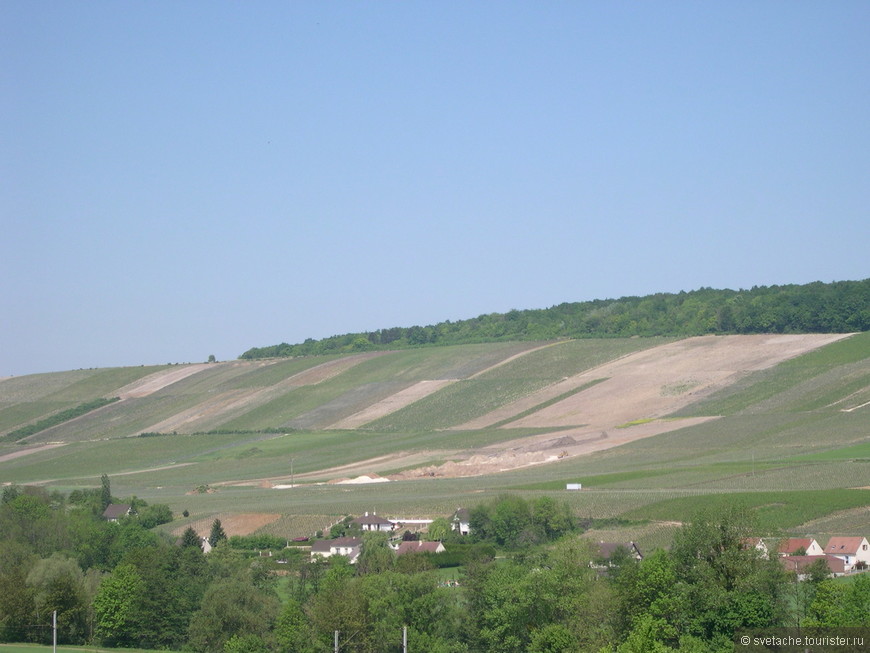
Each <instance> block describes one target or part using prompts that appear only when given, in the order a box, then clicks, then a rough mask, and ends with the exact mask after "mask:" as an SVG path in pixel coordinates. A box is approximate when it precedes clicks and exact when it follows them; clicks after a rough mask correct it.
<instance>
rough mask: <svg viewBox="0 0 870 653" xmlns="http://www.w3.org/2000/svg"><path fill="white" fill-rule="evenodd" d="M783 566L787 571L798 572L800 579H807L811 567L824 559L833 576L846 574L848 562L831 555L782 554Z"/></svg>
mask: <svg viewBox="0 0 870 653" xmlns="http://www.w3.org/2000/svg"><path fill="white" fill-rule="evenodd" d="M779 560H780V562H781V563H782V566H783V568H784V569H785V570H786V571H790V572H794V573H795V574H797V577H798V580H806V579H807V578H808V577H809V575H810V574H809V567H810V566H811V565H812V564H813V563H815V562H817V561H819V560H823V561H824V563H825V565H826V566H827V568H828V573H829V574H831V575H832V576H844V575H845V574H846V563H845V562H843V559H842V558H838V557H837V556H831V555H822V556H781V557H780V558H779Z"/></svg>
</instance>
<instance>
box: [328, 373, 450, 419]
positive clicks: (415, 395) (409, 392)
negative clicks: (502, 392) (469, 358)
mask: <svg viewBox="0 0 870 653" xmlns="http://www.w3.org/2000/svg"><path fill="white" fill-rule="evenodd" d="M457 380H458V379H437V380H431V381H418V382H417V383H415V384H414V385H412V386H411V387H409V388H405V389H404V390H400V391H399V392H397V393H395V394H393V395H390V396H389V397H387V398H385V399H382V400H381V401H379V402H377V403H374V404H372V405H371V406H369V407H367V408H365V409H363V410H361V411H359V412H358V413H354V414H353V415H350V416H349V417H346V418H344V419H342V420H339V421H338V422H335V423H334V424H331V425H329V426H327V427H326V428H328V429H356V428H359V427H361V426H363V425H364V424H368V423H369V422H373V421H375V420H376V419H380V418H381V417H385V416H387V415H389V414H390V413H394V412H396V411H397V410H399V409H400V408H404V407H405V406H409V405H410V404H413V403H414V402H415V401H419V400H420V399H423V398H424V397H428V396H429V395H431V394H432V393H434V392H437V391H438V390H440V389H441V388H443V387H445V386H448V385H450V384H451V383H455V382H456V381H457Z"/></svg>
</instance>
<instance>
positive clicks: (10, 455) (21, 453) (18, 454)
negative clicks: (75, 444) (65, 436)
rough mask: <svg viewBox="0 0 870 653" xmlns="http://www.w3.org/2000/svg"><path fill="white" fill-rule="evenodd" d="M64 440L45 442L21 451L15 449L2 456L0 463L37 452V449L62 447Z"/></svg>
mask: <svg viewBox="0 0 870 653" xmlns="http://www.w3.org/2000/svg"><path fill="white" fill-rule="evenodd" d="M64 444H66V443H64V442H55V443H53V444H43V445H40V446H38V447H31V448H30V449H22V450H21V451H13V452H12V453H5V454H3V455H2V456H0V463H5V462H6V461H7V460H15V459H16V458H21V456H28V455H30V454H32V453H36V452H37V451H45V450H46V449H54V448H55V447H62V446H63V445H64Z"/></svg>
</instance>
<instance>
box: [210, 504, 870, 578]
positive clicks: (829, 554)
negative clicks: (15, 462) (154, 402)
mask: <svg viewBox="0 0 870 653" xmlns="http://www.w3.org/2000/svg"><path fill="white" fill-rule="evenodd" d="M449 521H450V528H451V529H452V531H453V532H454V533H456V534H458V535H460V536H467V535H469V534H470V533H471V530H472V529H471V514H470V511H469V510H468V509H467V508H459V509H457V510H456V512H454V513H453V515H452V516H451V517H450V520H449ZM432 522H433V520H431V519H399V518H393V519H389V518H385V517H382V516H380V515H378V514H376V513H374V512H372V513H368V512H366V513H365V514H363V515H362V516H359V517H355V518H352V519H350V520H349V522H348V523H349V524H350V525H351V528H352V529H354V530H356V529H358V530H359V531H361V532H380V533H386V534H388V535H389V536H390V540H389V541H390V548H391V549H392V550H393V551H394V552H395V554H396V555H398V556H401V555H406V554H414V553H428V554H439V553H446V552H447V548H446V547H445V545H444V543H443V542H441V541H438V540H426V539H422V537H421V536H423V535H425V531H426V529H427V528H428V526H429V525H430V524H431V523H432ZM203 539H204V546H208V542H207V540H206V538H203ZM591 544H592V555H591V559H590V561H589V565H590V566H591V567H595V568H597V569H607V568H608V567H610V566H611V565H612V564H613V561H614V560H617V559H632V560H635V561H638V562H639V561H641V560H643V557H644V554H643V553H642V552H641V549H640V547H639V546H638V544H637V543H636V542H633V541H629V542H605V541H593V542H591ZM363 546H364V540H363V538H362V537H360V536H354V535H350V536H341V537H335V538H329V539H319V540H317V541H315V542H313V543H312V544H311V548H310V555H311V557H312V558H318V557H319V558H329V557H331V556H339V555H340V556H345V557H346V558H347V559H348V561H349V562H350V563H351V564H355V563H356V561H357V559H358V558H359V555H360V553H361V552H362V548H363ZM743 546H744V548H746V549H754V550H756V551H757V552H758V555H759V556H760V557H762V558H765V559H769V558H770V557H772V556H776V557H777V558H778V559H779V561H780V563H781V564H782V566H783V569H784V570H785V571H786V572H790V573H794V574H795V575H796V576H797V579H798V580H805V579H807V578H808V577H809V576H810V571H811V567H813V566H814V565H815V566H816V568H817V569H822V570H826V572H825V573H826V574H827V575H828V576H830V577H840V576H847V575H850V574H854V573H859V572H864V571H867V570H868V568H870V542H868V540H867V538H866V537H862V536H833V537H831V538H829V539H828V541H827V543H826V544H825V546H822V545H821V544H819V542H818V541H816V539H815V538H811V537H810V538H803V537H789V538H782V539H776V538H760V537H759V538H748V539H746V540H744V542H743ZM821 565H824V566H823V567H822V566H821Z"/></svg>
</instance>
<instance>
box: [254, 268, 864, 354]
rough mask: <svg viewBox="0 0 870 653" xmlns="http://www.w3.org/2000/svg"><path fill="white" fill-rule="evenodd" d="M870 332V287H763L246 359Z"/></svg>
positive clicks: (392, 334)
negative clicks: (499, 344) (518, 343)
mask: <svg viewBox="0 0 870 653" xmlns="http://www.w3.org/2000/svg"><path fill="white" fill-rule="evenodd" d="M867 330H870V279H865V280H863V281H838V282H834V283H821V282H816V283H810V284H805V285H785V286H756V287H753V288H751V289H749V290H715V289H713V288H701V289H700V290H694V291H691V292H681V293H676V294H673V293H671V294H669V293H659V294H655V295H648V296H646V297H622V298H620V299H601V300H595V301H588V302H575V303H566V304H559V305H558V306H553V307H551V308H546V309H537V310H512V311H509V312H507V313H491V314H488V315H481V316H479V317H476V318H472V319H468V320H459V321H457V322H450V321H446V322H440V323H438V324H435V325H429V326H412V327H393V328H388V329H379V330H377V331H371V332H367V333H348V334H344V335H339V336H332V337H330V338H324V339H322V340H313V339H308V340H306V341H305V342H303V343H300V344H295V345H290V344H287V343H281V344H280V345H272V346H269V347H254V348H252V349H249V350H248V351H246V352H245V353H243V354H242V355H241V358H246V359H255V358H273V357H281V356H310V355H315V354H331V353H347V352H353V351H366V350H370V349H385V348H391V349H395V348H402V347H415V346H422V345H456V344H469V343H477V342H493V341H500V340H554V339H560V338H592V337H630V336H699V335H707V334H747V333H848V332H853V331H855V332H857V331H867Z"/></svg>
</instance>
